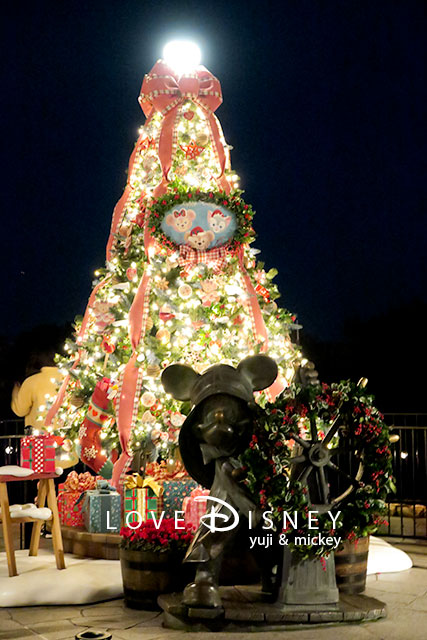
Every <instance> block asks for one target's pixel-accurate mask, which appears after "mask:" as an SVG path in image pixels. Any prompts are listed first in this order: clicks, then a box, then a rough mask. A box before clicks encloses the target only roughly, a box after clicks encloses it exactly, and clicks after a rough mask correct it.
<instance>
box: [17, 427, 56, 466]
mask: <svg viewBox="0 0 427 640" xmlns="http://www.w3.org/2000/svg"><path fill="white" fill-rule="evenodd" d="M55 441H56V438H55V436H51V435H48V434H42V435H39V436H24V438H21V467H24V468H25V469H32V470H33V471H34V473H55V466H56V462H55V447H54V443H55Z"/></svg>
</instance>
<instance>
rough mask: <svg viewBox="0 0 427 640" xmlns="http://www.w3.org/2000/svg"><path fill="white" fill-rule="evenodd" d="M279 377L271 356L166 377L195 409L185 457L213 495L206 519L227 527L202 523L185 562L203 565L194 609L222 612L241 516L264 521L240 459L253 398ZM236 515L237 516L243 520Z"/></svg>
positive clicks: (191, 593)
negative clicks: (227, 553)
mask: <svg viewBox="0 0 427 640" xmlns="http://www.w3.org/2000/svg"><path fill="white" fill-rule="evenodd" d="M276 377H277V365H276V363H275V361H274V360H272V359H271V358H269V357H268V356H265V355H256V356H249V357H247V358H245V359H244V360H242V362H240V364H239V365H238V367H237V368H236V369H235V368H234V367H231V366H229V365H225V364H216V365H213V366H212V367H210V368H209V369H207V371H205V373H203V375H199V374H198V373H196V372H195V371H194V370H193V369H192V368H191V367H189V366H186V365H181V364H174V365H171V366H169V367H167V368H166V369H165V370H164V371H163V374H162V384H163V387H164V389H165V391H166V392H167V393H170V394H171V395H172V396H173V397H174V398H175V399H177V400H191V403H192V405H193V408H192V410H191V412H190V414H189V415H188V416H187V419H186V420H185V422H184V424H183V425H182V427H181V431H180V436H179V447H180V451H181V456H182V459H183V462H184V465H185V467H186V469H187V471H188V473H189V474H190V476H191V477H192V478H194V479H195V480H196V481H197V482H198V483H199V484H201V485H203V486H204V487H206V488H209V489H210V498H211V499H212V502H213V503H214V505H215V506H213V507H212V511H211V512H210V513H209V514H208V515H207V516H205V518H208V520H209V519H210V521H211V522H212V521H213V522H214V523H215V522H218V523H219V522H221V523H222V524H221V525H220V526H218V527H215V525H210V526H207V524H205V522H201V524H200V526H199V528H198V530H197V532H196V534H195V536H194V538H193V541H192V543H191V545H190V547H189V549H188V552H187V554H186V556H185V559H184V562H195V563H197V570H196V576H195V580H194V582H192V583H190V584H189V585H187V586H186V588H185V589H184V594H183V600H182V602H183V604H185V605H187V606H189V607H200V608H207V609H221V610H222V603H221V598H220V595H219V590H218V576H219V571H220V568H221V562H222V557H223V554H224V550H225V548H226V547H227V546H228V545H229V544H230V543H231V542H232V540H233V538H234V536H235V535H236V533H237V531H238V528H239V522H240V520H241V517H239V516H245V517H249V512H250V511H251V512H252V514H253V518H252V523H253V525H254V526H255V525H256V524H257V522H259V521H260V519H261V512H260V509H259V507H258V506H257V505H256V504H255V501H254V500H252V498H251V496H250V495H248V494H247V493H246V491H245V489H244V487H242V486H241V485H240V484H239V482H238V476H239V470H240V464H239V462H238V460H237V457H238V456H239V454H240V453H242V452H243V451H244V450H245V449H246V448H247V446H248V444H249V441H250V439H251V435H252V427H253V422H254V419H255V408H256V404H255V401H254V395H253V393H254V391H261V390H262V389H266V388H267V387H269V386H270V385H271V384H272V383H273V382H274V380H275V379H276ZM224 503H225V504H224ZM230 512H234V513H236V512H237V513H236V515H238V517H237V520H236V518H234V519H233V518H232V517H231V516H230Z"/></svg>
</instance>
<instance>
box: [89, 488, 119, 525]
mask: <svg viewBox="0 0 427 640" xmlns="http://www.w3.org/2000/svg"><path fill="white" fill-rule="evenodd" d="M82 504H83V508H82V512H83V520H84V526H85V528H86V530H87V531H89V532H90V533H119V531H120V526H121V514H120V494H119V493H117V491H113V490H111V489H93V490H90V491H86V493H85V497H84V500H83V503H82Z"/></svg>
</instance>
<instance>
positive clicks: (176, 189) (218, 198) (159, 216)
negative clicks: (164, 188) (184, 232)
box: [148, 183, 256, 251]
mask: <svg viewBox="0 0 427 640" xmlns="http://www.w3.org/2000/svg"><path fill="white" fill-rule="evenodd" d="M242 193H243V191H241V190H234V191H232V192H231V193H229V194H226V193H225V191H214V190H212V191H200V189H196V188H186V187H185V186H183V185H182V184H178V183H177V184H175V185H174V184H173V183H172V184H171V185H170V187H169V190H168V192H167V193H166V194H165V195H163V196H161V197H160V198H158V199H154V200H152V202H151V204H150V206H149V207H148V212H149V213H148V228H149V230H150V231H151V233H152V234H153V235H154V237H155V238H156V239H157V240H158V241H159V242H160V244H161V245H162V246H166V247H167V248H169V249H170V250H172V251H175V250H176V249H177V248H178V247H177V245H176V244H175V243H174V242H173V241H172V240H170V238H168V237H167V236H166V235H165V234H164V233H163V231H162V228H161V223H162V220H163V218H164V216H165V214H166V212H167V211H169V210H170V209H171V208H172V207H175V206H177V205H180V204H183V203H187V202H209V203H215V204H218V205H222V206H224V207H227V209H228V210H229V211H232V212H233V213H234V214H235V216H236V222H237V229H236V231H235V232H234V235H233V238H232V239H231V240H230V241H229V242H228V243H227V245H226V246H227V247H228V248H230V249H237V248H238V247H239V246H240V245H241V244H244V243H245V244H246V243H250V242H253V241H254V240H255V237H256V236H255V231H254V230H253V228H252V219H253V217H254V215H255V212H254V210H253V209H252V207H251V205H250V204H246V202H245V201H244V200H243V199H242V197H241V194H242Z"/></svg>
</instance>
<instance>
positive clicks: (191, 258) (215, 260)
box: [178, 245, 227, 273]
mask: <svg viewBox="0 0 427 640" xmlns="http://www.w3.org/2000/svg"><path fill="white" fill-rule="evenodd" d="M226 258H227V249H226V248H225V247H215V249H208V250H207V251H196V249H193V248H192V247H188V246H187V245H180V247H179V258H178V264H179V265H180V266H181V267H183V269H184V271H186V272H188V271H189V270H190V268H191V267H193V266H195V265H196V264H199V263H203V264H205V265H206V266H207V267H211V268H212V269H213V270H214V272H215V273H219V272H220V271H221V270H222V269H223V268H224V266H225V263H226Z"/></svg>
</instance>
